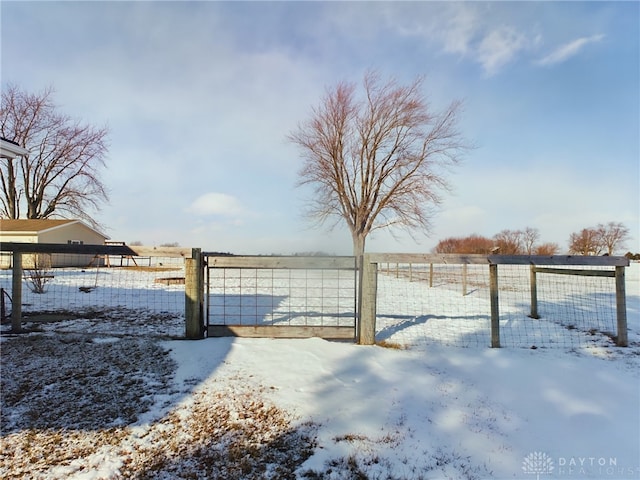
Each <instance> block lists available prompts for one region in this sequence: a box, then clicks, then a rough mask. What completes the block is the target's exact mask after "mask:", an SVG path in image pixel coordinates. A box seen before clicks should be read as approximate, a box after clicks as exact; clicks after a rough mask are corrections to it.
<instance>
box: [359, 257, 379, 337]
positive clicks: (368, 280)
mask: <svg viewBox="0 0 640 480" xmlns="http://www.w3.org/2000/svg"><path fill="white" fill-rule="evenodd" d="M360 272H361V273H360V295H359V296H360V308H359V309H358V310H359V312H360V318H359V321H358V333H357V338H358V343H359V344H360V345H373V344H375V343H376V294H377V283H378V264H377V263H371V262H370V261H369V256H368V255H367V254H365V255H363V256H362V257H360Z"/></svg>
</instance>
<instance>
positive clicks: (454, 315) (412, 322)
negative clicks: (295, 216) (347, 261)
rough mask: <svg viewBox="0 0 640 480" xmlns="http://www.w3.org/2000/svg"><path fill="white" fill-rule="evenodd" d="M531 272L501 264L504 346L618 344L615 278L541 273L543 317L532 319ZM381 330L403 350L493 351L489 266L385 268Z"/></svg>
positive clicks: (379, 292)
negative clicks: (432, 346)
mask: <svg viewBox="0 0 640 480" xmlns="http://www.w3.org/2000/svg"><path fill="white" fill-rule="evenodd" d="M572 268H576V269H577V268H578V267H572ZM579 268H580V270H585V268H584V267H579ZM587 270H606V268H603V267H589V268H588V269H587ZM530 271H531V270H530V267H529V266H528V265H499V268H498V288H499V297H498V298H499V323H500V338H501V346H504V347H526V348H540V347H563V348H572V347H582V346H588V345H598V346H613V345H615V341H614V340H615V335H616V331H617V330H616V328H617V327H616V285H615V279H614V278H608V277H600V276H578V275H555V274H553V273H538V274H537V299H538V301H537V310H538V312H537V313H538V317H539V318H532V317H531V310H532V298H531V277H530V275H531V273H530ZM608 271H611V268H610V267H609V269H608ZM376 325H377V328H376V330H377V332H376V338H377V339H378V340H386V341H388V342H395V343H399V344H406V345H416V344H429V343H433V342H436V343H440V344H444V345H455V346H462V347H475V346H480V347H486V346H488V345H490V344H491V331H490V327H491V306H490V293H489V269H488V267H487V266H486V265H473V264H471V265H442V264H433V265H429V264H394V265H385V264H381V265H379V269H378V280H377V317H376Z"/></svg>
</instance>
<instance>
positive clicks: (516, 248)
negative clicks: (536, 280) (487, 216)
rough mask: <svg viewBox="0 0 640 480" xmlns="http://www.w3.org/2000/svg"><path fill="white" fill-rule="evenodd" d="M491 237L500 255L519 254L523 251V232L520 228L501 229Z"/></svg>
mask: <svg viewBox="0 0 640 480" xmlns="http://www.w3.org/2000/svg"><path fill="white" fill-rule="evenodd" d="M493 239H494V240H495V244H496V247H498V249H499V250H498V253H500V255H520V254H522V252H523V248H522V243H523V233H522V232H521V231H520V230H502V231H501V232H500V233H496V234H495V236H494V237H493Z"/></svg>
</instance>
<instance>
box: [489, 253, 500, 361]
mask: <svg viewBox="0 0 640 480" xmlns="http://www.w3.org/2000/svg"><path fill="white" fill-rule="evenodd" d="M489 290H490V296H491V348H500V312H499V302H498V265H496V264H495V263H491V264H489Z"/></svg>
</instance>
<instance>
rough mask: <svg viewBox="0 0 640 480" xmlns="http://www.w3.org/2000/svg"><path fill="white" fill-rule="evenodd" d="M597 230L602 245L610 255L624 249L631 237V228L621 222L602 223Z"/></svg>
mask: <svg viewBox="0 0 640 480" xmlns="http://www.w3.org/2000/svg"><path fill="white" fill-rule="evenodd" d="M596 231H597V232H598V241H599V243H600V246H601V247H602V249H603V250H606V252H607V254H608V255H613V254H614V253H615V251H616V250H621V249H623V248H624V247H625V244H626V241H627V240H628V239H629V229H628V228H627V227H625V226H624V225H623V224H622V223H619V222H609V223H607V224H606V225H603V224H602V223H600V224H598V226H597V227H596Z"/></svg>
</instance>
